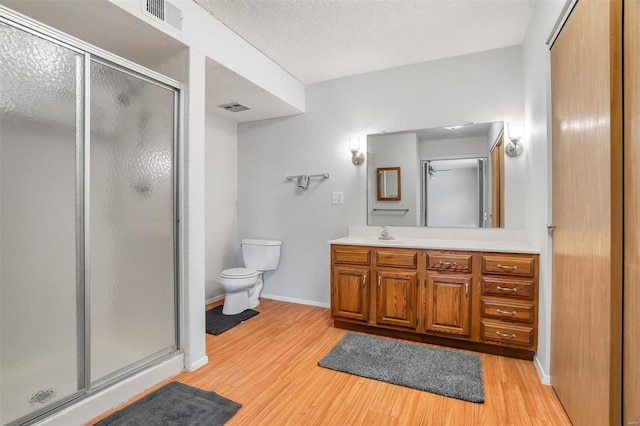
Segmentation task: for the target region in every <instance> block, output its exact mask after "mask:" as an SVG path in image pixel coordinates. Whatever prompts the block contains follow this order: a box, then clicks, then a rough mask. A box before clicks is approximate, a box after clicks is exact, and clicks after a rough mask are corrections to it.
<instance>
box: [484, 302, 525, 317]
mask: <svg viewBox="0 0 640 426" xmlns="http://www.w3.org/2000/svg"><path fill="white" fill-rule="evenodd" d="M482 316H483V317H487V318H496V319H501V320H504V321H519V322H528V323H531V322H533V304H532V303H511V302H504V301H502V300H488V299H482Z"/></svg>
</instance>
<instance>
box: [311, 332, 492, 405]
mask: <svg viewBox="0 0 640 426" xmlns="http://www.w3.org/2000/svg"><path fill="white" fill-rule="evenodd" d="M318 365H319V366H320V367H324V368H329V369H331V370H336V371H342V372H345V373H349V374H355V375H356V376H361V377H367V378H370V379H376V380H380V381H382V382H387V383H393V384H396V385H401V386H406V387H409V388H414V389H419V390H423V391H427V392H431V393H435V394H438V395H444V396H449V397H452V398H457V399H461V400H463V401H469V402H484V382H483V379H482V365H481V362H480V357H479V356H477V355H474V354H468V353H464V352H457V351H450V350H446V349H439V348H433V347H429V346H422V345H418V344H414V343H407V342H401V341H398V340H390V339H382V338H379V337H372V336H367V335H363V334H355V333H347V335H345V336H344V337H343V338H342V340H340V342H338V344H337V345H336V346H334V347H333V349H331V351H329V353H328V354H327V355H326V356H325V357H324V358H322V359H321V360H320V362H319V363H318Z"/></svg>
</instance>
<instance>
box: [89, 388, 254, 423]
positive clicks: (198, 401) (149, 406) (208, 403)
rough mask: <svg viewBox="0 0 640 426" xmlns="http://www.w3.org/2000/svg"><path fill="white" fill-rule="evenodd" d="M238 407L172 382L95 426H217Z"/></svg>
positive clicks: (228, 401) (208, 393) (227, 401)
mask: <svg viewBox="0 0 640 426" xmlns="http://www.w3.org/2000/svg"><path fill="white" fill-rule="evenodd" d="M240 407H242V404H238V403H237V402H233V401H231V400H229V399H227V398H223V397H221V396H220V395H218V394H217V393H215V392H208V391H204V390H202V389H197V388H194V387H191V386H187V385H185V384H182V383H179V382H171V383H168V384H166V385H165V386H163V387H161V388H160V389H158V390H156V391H154V392H151V393H150V394H149V395H147V396H145V397H144V398H142V399H141V400H139V401H136V402H134V403H133V404H131V405H129V406H127V407H125V408H123V409H122V410H120V411H116V412H115V413H113V414H112V415H110V416H109V417H107V418H105V419H103V420H101V421H99V422H98V423H96V426H106V425H111V426H125V425H126V426H156V425H157V426H217V425H223V424H225V423H226V422H227V420H229V419H230V418H231V417H233V416H234V415H235V414H236V413H237V412H238V410H239V409H240Z"/></svg>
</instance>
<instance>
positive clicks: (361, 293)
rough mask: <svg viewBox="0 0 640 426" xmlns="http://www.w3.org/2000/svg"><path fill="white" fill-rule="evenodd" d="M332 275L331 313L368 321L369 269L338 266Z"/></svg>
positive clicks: (335, 315)
mask: <svg viewBox="0 0 640 426" xmlns="http://www.w3.org/2000/svg"><path fill="white" fill-rule="evenodd" d="M331 275H332V276H331V282H332V289H331V315H332V316H334V317H341V318H347V319H352V320H357V321H365V322H366V321H368V320H369V269H364V268H356V267H347V266H336V267H334V268H333V272H332V274H331Z"/></svg>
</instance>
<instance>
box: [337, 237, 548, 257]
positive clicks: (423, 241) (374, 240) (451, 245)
mask: <svg viewBox="0 0 640 426" xmlns="http://www.w3.org/2000/svg"><path fill="white" fill-rule="evenodd" d="M327 242H328V243H329V244H340V245H353V246H374V247H398V248H417V249H434V250H469V251H492V252H499V253H530V254H538V253H540V250H539V249H537V248H535V247H533V246H532V245H530V244H527V243H524V242H521V241H499V240H462V239H451V240H449V239H434V238H403V237H399V238H396V239H395V240H380V239H378V237H363V236H351V237H343V238H338V239H335V240H331V241H327Z"/></svg>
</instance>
